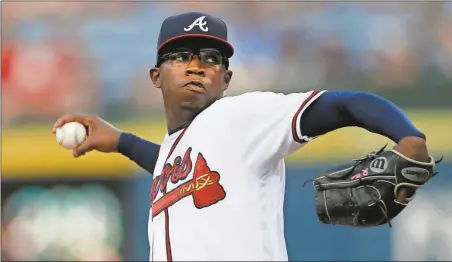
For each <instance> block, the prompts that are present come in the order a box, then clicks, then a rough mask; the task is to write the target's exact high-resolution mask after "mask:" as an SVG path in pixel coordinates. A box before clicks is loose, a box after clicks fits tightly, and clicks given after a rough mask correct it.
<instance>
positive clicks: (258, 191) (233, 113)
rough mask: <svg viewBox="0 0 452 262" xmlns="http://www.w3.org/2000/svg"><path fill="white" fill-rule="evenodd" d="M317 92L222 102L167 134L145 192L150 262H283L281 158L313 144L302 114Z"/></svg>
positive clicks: (262, 95)
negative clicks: (302, 124) (303, 127)
mask: <svg viewBox="0 0 452 262" xmlns="http://www.w3.org/2000/svg"><path fill="white" fill-rule="evenodd" d="M323 92H324V91H322V92H321V91H312V92H307V93H294V94H289V95H284V94H275V93H271V92H252V93H246V94H243V95H239V96H235V97H225V98H223V99H220V100H218V101H216V102H215V103H214V104H212V105H211V106H210V107H209V108H207V109H205V110H204V111H203V112H201V113H200V114H199V115H198V116H197V117H196V118H195V119H194V121H193V122H192V123H191V124H190V126H188V127H187V128H185V129H183V130H180V131H178V132H176V133H173V134H171V135H167V136H166V137H165V138H164V141H163V143H162V145H161V149H160V153H159V159H158V161H157V165H156V168H155V171H154V179H153V184H152V190H151V201H152V208H151V216H150V220H149V239H150V248H151V252H150V259H151V260H153V261H170V260H198V261H200V260H216V259H218V258H219V257H221V258H222V259H223V260H243V259H245V260H256V261H262V260H280V261H281V260H282V261H283V260H287V252H286V246H285V241H284V231H283V220H284V218H283V203H284V187H285V164H284V157H285V156H287V155H288V154H290V153H291V152H293V151H295V150H297V149H299V148H300V147H302V146H303V145H304V144H305V143H306V142H308V141H310V140H312V138H310V137H306V136H304V135H303V132H302V131H303V130H301V128H300V121H301V116H302V114H303V112H304V110H305V109H306V108H307V107H308V106H309V105H310V104H311V103H312V102H313V101H314V100H315V99H317V98H318V97H319V96H320V95H321V94H322V93H323ZM263 218H265V219H263ZM199 243H207V244H203V246H200V245H199Z"/></svg>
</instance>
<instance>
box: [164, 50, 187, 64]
mask: <svg viewBox="0 0 452 262" xmlns="http://www.w3.org/2000/svg"><path fill="white" fill-rule="evenodd" d="M190 58H191V54H190V53H189V52H174V53H171V54H169V56H168V59H169V60H171V61H174V62H187V61H188V60H190Z"/></svg>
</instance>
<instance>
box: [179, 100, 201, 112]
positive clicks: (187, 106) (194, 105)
mask: <svg viewBox="0 0 452 262" xmlns="http://www.w3.org/2000/svg"><path fill="white" fill-rule="evenodd" d="M205 107H206V106H205V103H202V102H200V101H185V102H183V103H182V105H181V108H182V109H184V110H187V111H191V112H194V113H199V112H201V111H202V110H203V109H205Z"/></svg>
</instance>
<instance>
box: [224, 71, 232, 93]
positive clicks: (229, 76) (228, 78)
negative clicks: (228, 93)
mask: <svg viewBox="0 0 452 262" xmlns="http://www.w3.org/2000/svg"><path fill="white" fill-rule="evenodd" d="M231 79H232V71H231V70H226V72H225V73H224V90H226V89H228V87H229V83H230V82H231Z"/></svg>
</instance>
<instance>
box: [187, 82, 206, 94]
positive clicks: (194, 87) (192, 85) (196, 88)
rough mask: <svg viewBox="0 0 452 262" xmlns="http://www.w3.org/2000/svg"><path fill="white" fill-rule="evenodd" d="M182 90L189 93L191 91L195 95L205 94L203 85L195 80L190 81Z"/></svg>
mask: <svg viewBox="0 0 452 262" xmlns="http://www.w3.org/2000/svg"><path fill="white" fill-rule="evenodd" d="M184 88H185V89H187V90H189V91H192V92H195V93H200V94H202V93H204V92H206V89H205V87H204V84H203V83H202V82H201V81H197V80H192V81H189V82H187V83H186V84H185V85H184Z"/></svg>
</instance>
